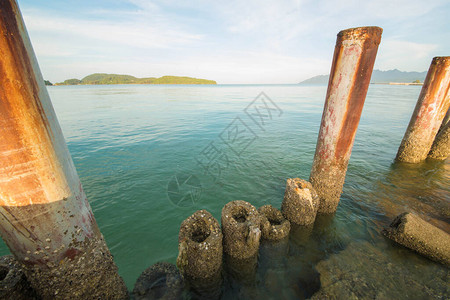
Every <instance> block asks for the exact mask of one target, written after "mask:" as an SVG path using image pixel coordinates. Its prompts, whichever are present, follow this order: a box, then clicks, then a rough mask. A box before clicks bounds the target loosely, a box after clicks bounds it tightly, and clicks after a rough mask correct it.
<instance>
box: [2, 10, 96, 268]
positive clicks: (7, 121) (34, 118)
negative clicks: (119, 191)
mask: <svg viewBox="0 0 450 300" xmlns="http://www.w3.org/2000/svg"><path fill="white" fill-rule="evenodd" d="M0 99H1V102H0V136H1V137H2V138H1V141H0V215H1V223H0V224H1V231H2V236H3V238H4V239H5V240H6V242H7V244H8V246H9V247H10V249H11V251H12V252H13V253H14V255H15V256H16V257H17V258H18V259H19V260H20V261H22V262H28V263H44V261H43V257H44V256H46V257H47V259H45V260H46V261H49V262H51V261H53V262H57V261H59V260H60V259H62V256H64V254H65V253H67V251H68V250H69V249H61V247H62V245H66V246H67V245H69V244H70V242H71V241H72V240H73V239H74V238H75V239H76V240H78V241H83V240H84V238H85V237H91V236H92V235H93V234H94V232H96V231H97V225H96V223H95V220H94V217H93V216H92V213H91V209H90V207H89V203H88V202H87V200H86V196H85V194H84V191H83V189H82V187H81V183H80V181H79V179H78V176H77V173H76V171H75V167H74V165H73V162H72V159H71V157H70V154H69V152H68V149H67V147H66V144H65V142H64V138H63V136H62V132H61V129H60V127H59V125H58V122H57V120H56V115H55V112H54V110H53V107H52V104H51V102H50V98H49V96H48V93H47V90H46V88H45V86H44V85H43V79H42V76H41V74H40V71H39V68H38V65H37V61H36V59H35V58H34V55H33V50H32V48H31V45H30V43H29V38H28V36H27V33H26V31H25V28H24V25H23V23H22V20H21V19H20V12H19V11H18V7H17V5H16V4H15V2H14V1H2V6H1V9H0ZM75 226H76V227H77V228H75ZM66 231H67V233H66V234H64V232H66ZM72 235H73V236H72ZM48 239H49V241H46V240H48ZM47 248H48V249H47ZM30 250H31V253H27V252H28V251H30ZM41 250H42V251H44V253H42V254H41V253H40V254H35V252H40V251H41ZM45 250H49V251H45ZM55 250H58V251H57V252H56V253H55ZM71 252H73V250H72V251H69V253H67V254H68V255H71V254H70V253H71ZM43 254H45V255H43Z"/></svg>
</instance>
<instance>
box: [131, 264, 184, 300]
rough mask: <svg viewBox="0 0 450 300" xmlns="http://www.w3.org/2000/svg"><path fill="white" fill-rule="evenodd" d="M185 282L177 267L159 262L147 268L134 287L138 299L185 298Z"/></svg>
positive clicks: (135, 297)
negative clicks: (183, 295)
mask: <svg viewBox="0 0 450 300" xmlns="http://www.w3.org/2000/svg"><path fill="white" fill-rule="evenodd" d="M183 289H184V283H183V278H182V277H181V274H180V272H179V271H178V269H177V267H176V266H174V265H172V264H169V263H166V262H158V263H156V264H154V265H153V266H151V267H149V268H148V269H146V270H145V271H144V272H142V274H141V275H140V276H139V278H138V279H137V280H136V284H135V285H134V289H133V296H134V299H136V300H146V299H165V300H177V299H183V297H182V294H183Z"/></svg>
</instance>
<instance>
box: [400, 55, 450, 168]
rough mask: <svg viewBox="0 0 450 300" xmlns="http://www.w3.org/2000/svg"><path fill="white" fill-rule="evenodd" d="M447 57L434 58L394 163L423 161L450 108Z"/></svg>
mask: <svg viewBox="0 0 450 300" xmlns="http://www.w3.org/2000/svg"><path fill="white" fill-rule="evenodd" d="M449 89H450V56H446V57H434V58H433V60H432V62H431V65H430V68H429V69H428V73H427V77H426V78H425V81H424V83H423V86H422V90H421V92H420V95H419V99H418V100H417V104H416V107H415V109H414V113H413V115H412V117H411V120H410V122H409V125H408V128H407V129H406V132H405V135H404V136H403V140H402V142H401V144H400V147H399V148H398V152H397V157H396V160H398V161H401V162H407V163H418V162H421V161H423V160H425V159H426V158H427V155H428V153H429V151H430V149H431V146H432V144H433V141H434V139H435V136H436V134H437V132H438V130H439V127H440V126H441V123H442V121H443V119H444V117H445V114H446V113H447V111H448V109H449V107H450V90H449ZM433 153H435V152H433Z"/></svg>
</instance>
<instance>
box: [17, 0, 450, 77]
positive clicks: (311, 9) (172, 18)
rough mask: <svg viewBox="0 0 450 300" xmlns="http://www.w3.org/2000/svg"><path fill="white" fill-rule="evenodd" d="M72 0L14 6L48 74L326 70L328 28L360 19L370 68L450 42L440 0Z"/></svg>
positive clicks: (422, 66) (422, 59)
mask: <svg viewBox="0 0 450 300" xmlns="http://www.w3.org/2000/svg"><path fill="white" fill-rule="evenodd" d="M35 1H36V2H42V3H43V2H44V0H35ZM80 1H81V2H80V9H79V11H74V12H67V11H62V12H61V11H58V10H44V9H43V8H41V6H38V5H35V6H34V8H31V6H30V7H25V9H24V10H22V11H23V12H24V19H25V22H26V25H27V27H28V29H29V32H30V37H31V39H32V42H33V46H34V48H35V50H36V53H37V56H38V59H39V61H40V62H41V64H42V65H41V67H42V71H43V73H44V75H46V76H52V77H53V78H52V77H48V79H54V80H55V79H56V81H58V80H63V79H66V78H68V77H74V76H80V77H81V76H84V75H87V74H89V73H92V72H114V73H128V74H132V75H136V76H160V75H166V74H171V75H188V76H195V77H204V78H205V77H206V78H211V79H215V80H217V81H219V82H222V83H231V82H234V83H236V82H242V83H268V82H273V83H282V82H298V81H300V80H302V79H306V78H307V77H310V76H314V75H318V74H326V73H328V72H329V69H330V64H331V59H332V53H333V50H334V43H335V40H336V34H337V33H338V32H339V31H340V30H342V29H346V28H350V27H356V26H364V25H377V26H380V27H382V28H383V29H384V33H383V38H382V42H381V45H380V49H379V54H378V58H377V61H376V68H380V69H393V68H398V69H401V70H404V71H408V70H416V71H423V70H426V69H427V68H428V65H429V62H430V61H431V58H432V56H433V55H439V54H440V55H446V54H447V55H448V53H436V51H438V50H444V51H445V50H447V52H448V49H449V48H450V46H449V45H450V44H449V39H448V38H445V37H449V34H448V33H445V32H447V31H446V30H445V29H444V28H442V26H439V24H442V22H444V23H445V22H446V20H444V21H443V19H442V18H443V17H442V16H441V19H440V21H439V22H440V23H439V22H436V23H435V19H437V18H438V14H437V13H436V12H440V11H445V9H447V10H448V8H449V7H448V4H446V2H445V1H444V0H429V1H427V2H426V3H425V2H423V1H418V0H399V1H391V0H389V1H388V0H377V1H375V0H372V1H359V0H340V1H336V0H321V1H316V0H280V1H268V0H247V1H239V0H228V1H223V0H218V1H210V0H191V1H179V0H166V1H164V2H157V1H150V0H121V1H115V2H114V3H115V4H117V3H119V5H120V7H121V8H120V10H119V9H116V8H114V6H111V7H110V6H108V7H106V6H104V7H103V6H101V5H97V6H96V7H94V8H92V9H85V8H83V7H84V6H83V3H84V1H85V0H80ZM446 6H447V7H446ZM42 7H44V6H42ZM58 7H59V8H58V9H59V10H61V7H63V6H58ZM22 8H23V7H22ZM443 15H444V19H445V18H446V16H447V14H443ZM433 27H434V28H436V30H435V31H430V30H428V29H429V28H433Z"/></svg>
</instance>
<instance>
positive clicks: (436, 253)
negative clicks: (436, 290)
mask: <svg viewBox="0 0 450 300" xmlns="http://www.w3.org/2000/svg"><path fill="white" fill-rule="evenodd" d="M383 234H384V235H385V236H386V237H388V238H390V239H392V240H394V241H395V242H397V243H399V244H400V245H403V246H405V247H407V248H409V249H412V250H414V251H416V252H418V253H419V254H421V255H424V256H426V257H428V258H430V259H432V260H434V261H437V262H440V263H442V264H444V265H447V266H450V251H449V249H450V235H449V234H448V233H446V232H445V231H443V230H441V229H439V228H437V227H435V226H433V225H431V224H430V223H428V222H426V221H424V220H422V219H421V218H420V217H418V216H417V215H415V214H412V213H403V214H400V215H399V216H397V217H396V218H395V219H394V220H393V221H392V223H391V225H389V227H388V228H386V229H384V230H383Z"/></svg>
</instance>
